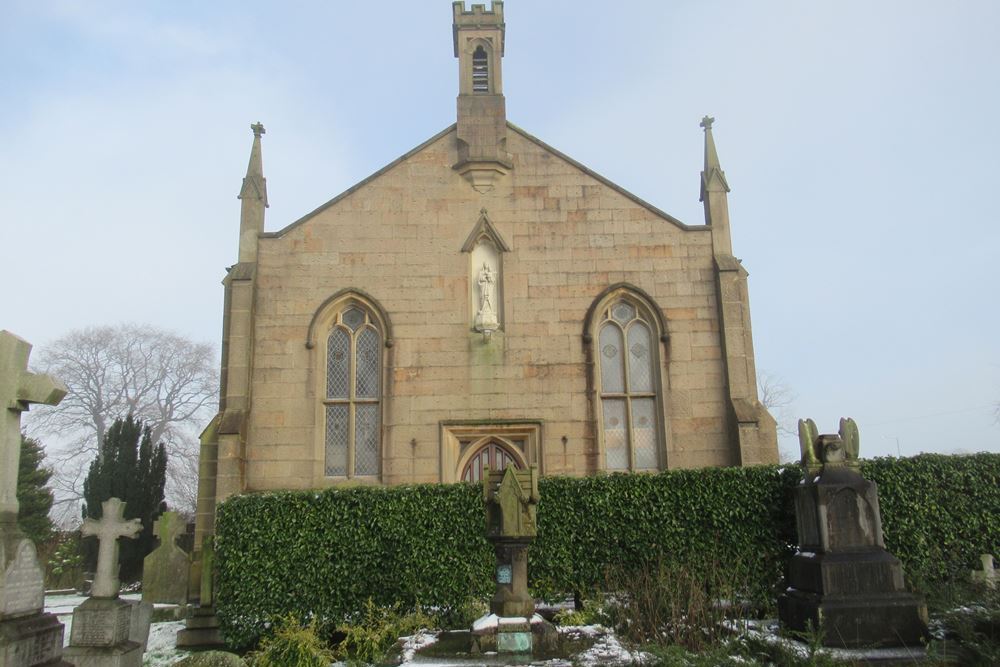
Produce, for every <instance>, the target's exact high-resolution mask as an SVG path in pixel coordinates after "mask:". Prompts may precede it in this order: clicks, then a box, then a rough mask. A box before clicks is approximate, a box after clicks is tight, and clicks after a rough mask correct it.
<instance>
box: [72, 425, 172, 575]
mask: <svg viewBox="0 0 1000 667" xmlns="http://www.w3.org/2000/svg"><path fill="white" fill-rule="evenodd" d="M166 479H167V452H166V450H165V449H164V447H163V444H162V443H160V444H156V445H154V444H153V441H152V437H151V435H150V430H149V426H146V425H144V424H143V422H142V420H140V419H136V418H134V417H133V416H132V415H129V416H128V417H126V418H125V419H121V418H119V419H116V420H115V422H114V424H112V425H111V428H109V429H108V432H107V435H106V436H105V438H104V444H103V445H102V447H101V451H100V453H99V454H98V457H97V458H96V459H95V460H94V462H93V463H91V464H90V471H89V472H88V473H87V478H86V479H85V480H84V482H83V498H84V505H83V516H84V517H90V518H92V519H99V518H101V514H102V508H101V503H103V502H104V501H105V500H107V499H108V498H112V497H114V498H120V499H121V500H124V501H125V503H126V505H125V518H126V519H140V520H141V521H142V532H141V533H140V534H139V537H138V538H137V539H134V540H129V539H123V540H121V541H120V542H119V545H120V547H121V551H120V563H121V573H120V575H119V576H120V577H121V579H122V581H135V580H137V579H139V577H140V576H141V575H142V560H143V558H145V557H146V555H147V554H149V552H150V551H152V550H153V547H154V538H153V521H154V520H155V519H156V517H157V516H159V515H160V513H162V512H163V510H164V509H166V506H165V505H164V502H163V486H164V484H166ZM84 550H85V551H84V554H85V559H86V564H87V567H88V568H89V569H93V568H94V566H95V565H96V558H97V544H96V540H92V539H88V540H86V541H85V547H84Z"/></svg>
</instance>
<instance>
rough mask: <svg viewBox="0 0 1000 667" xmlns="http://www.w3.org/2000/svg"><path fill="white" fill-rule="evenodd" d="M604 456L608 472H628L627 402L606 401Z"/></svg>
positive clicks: (604, 405)
mask: <svg viewBox="0 0 1000 667" xmlns="http://www.w3.org/2000/svg"><path fill="white" fill-rule="evenodd" d="M601 404H602V407H603V409H604V456H605V467H606V468H607V469H608V470H628V443H627V442H626V441H625V401H623V400H621V399H617V398H616V399H605V400H604V401H601Z"/></svg>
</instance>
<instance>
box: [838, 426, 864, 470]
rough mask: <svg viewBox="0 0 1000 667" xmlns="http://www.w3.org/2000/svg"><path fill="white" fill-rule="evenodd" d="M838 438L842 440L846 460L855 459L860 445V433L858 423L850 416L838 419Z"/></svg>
mask: <svg viewBox="0 0 1000 667" xmlns="http://www.w3.org/2000/svg"><path fill="white" fill-rule="evenodd" d="M840 439H841V440H843V441H844V450H845V451H846V452H847V460H848V461H857V460H858V452H859V451H860V447H861V434H860V433H859V432H858V425H857V424H856V423H855V422H854V420H853V419H851V418H850V417H841V419H840Z"/></svg>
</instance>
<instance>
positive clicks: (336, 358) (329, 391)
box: [326, 328, 351, 398]
mask: <svg viewBox="0 0 1000 667" xmlns="http://www.w3.org/2000/svg"><path fill="white" fill-rule="evenodd" d="M350 377H351V336H350V334H348V333H347V332H346V331H344V330H343V329H340V328H337V329H334V330H333V333H331V334H330V337H329V338H327V340H326V397H327V398H347V388H348V386H349V383H350V380H349V379H348V378H350Z"/></svg>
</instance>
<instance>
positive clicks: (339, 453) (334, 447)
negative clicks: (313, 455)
mask: <svg viewBox="0 0 1000 667" xmlns="http://www.w3.org/2000/svg"><path fill="white" fill-rule="evenodd" d="M348 419H349V413H348V407H347V404H346V403H343V404H338V405H328V406H326V474H327V475H328V476H333V475H346V474H347V428H348Z"/></svg>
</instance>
